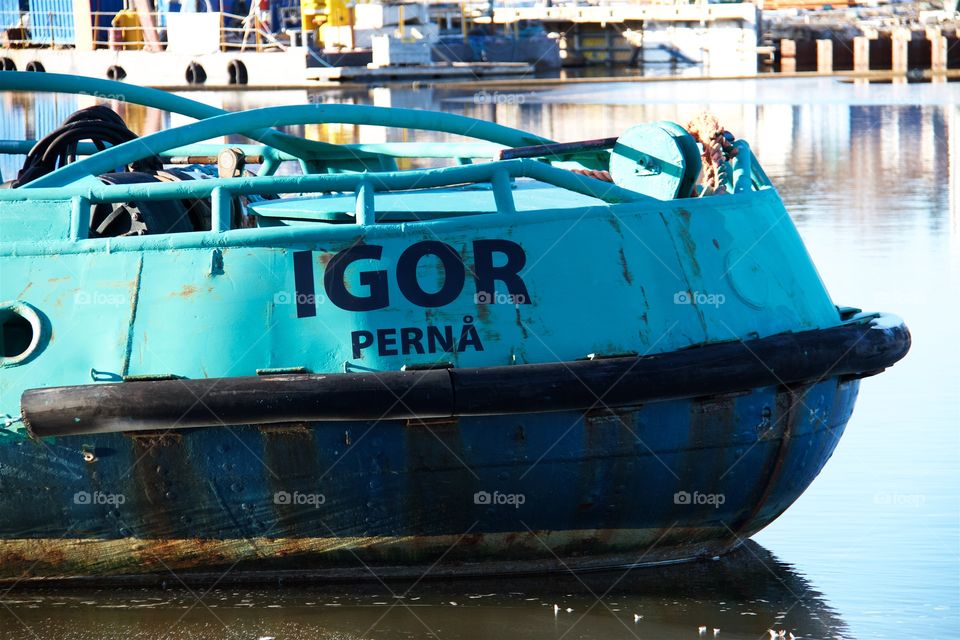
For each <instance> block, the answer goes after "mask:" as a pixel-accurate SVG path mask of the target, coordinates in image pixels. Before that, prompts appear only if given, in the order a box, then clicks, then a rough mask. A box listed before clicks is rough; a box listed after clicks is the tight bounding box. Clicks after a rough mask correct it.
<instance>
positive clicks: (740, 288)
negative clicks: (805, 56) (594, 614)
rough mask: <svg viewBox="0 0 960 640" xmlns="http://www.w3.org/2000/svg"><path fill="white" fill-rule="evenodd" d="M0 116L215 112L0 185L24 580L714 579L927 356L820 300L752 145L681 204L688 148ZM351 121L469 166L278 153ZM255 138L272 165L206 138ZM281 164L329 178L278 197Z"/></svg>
mask: <svg viewBox="0 0 960 640" xmlns="http://www.w3.org/2000/svg"><path fill="white" fill-rule="evenodd" d="M0 87H4V88H6V89H20V90H54V89H55V90H58V91H86V92H87V93H94V94H96V93H104V94H106V93H110V94H115V95H121V96H123V97H124V98H125V99H126V100H128V101H132V102H140V103H150V104H152V105H153V106H156V107H160V108H164V109H168V110H176V111H180V112H183V113H185V114H187V115H191V116H194V117H199V118H206V119H205V120H202V121H200V122H198V123H195V124H192V125H188V126H185V127H179V128H175V129H171V130H167V131H162V132H159V133H156V134H153V135H150V136H147V137H143V138H135V137H133V136H132V134H130V133H129V131H126V130H125V128H124V127H122V124H119V123H117V122H116V121H115V120H114V119H113V116H110V115H107V114H106V113H104V112H103V111H102V110H101V111H96V112H85V113H81V114H80V115H78V116H77V117H76V118H75V119H74V120H73V123H74V124H71V125H70V126H69V127H68V128H67V129H65V130H63V131H60V132H58V133H57V134H56V135H53V136H49V137H48V138H47V139H45V140H44V141H43V143H42V144H40V145H38V147H36V148H34V149H33V151H32V152H31V156H30V158H31V160H30V161H29V162H28V166H27V167H26V168H25V171H24V173H23V174H22V175H21V176H20V177H19V183H20V184H18V186H17V188H14V189H10V190H4V191H0V225H2V228H0V231H2V244H0V255H2V256H3V258H2V260H3V262H2V269H3V273H4V277H3V279H2V281H0V300H6V301H7V302H5V303H4V304H3V307H2V315H0V320H2V326H3V338H4V340H3V345H4V357H3V359H2V360H0V365H2V366H3V378H2V385H3V387H2V388H3V396H2V398H3V405H2V406H0V412H5V413H7V414H8V415H10V416H11V419H10V423H11V425H10V426H9V428H8V429H6V430H5V431H3V432H2V433H3V435H4V436H5V437H4V439H3V440H2V441H0V468H2V469H3V470H4V474H3V475H2V476H0V482H2V488H3V491H4V500H3V502H2V504H0V515H2V516H3V517H2V519H0V540H2V542H0V560H2V565H0V566H2V568H0V572H2V575H3V576H4V577H8V578H16V577H19V576H21V575H22V574H27V575H28V576H29V577H37V578H40V577H60V578H62V577H69V576H95V577H105V576H112V577H116V576H141V577H142V576H144V575H146V576H147V578H149V577H150V576H154V575H156V574H157V573H158V572H166V571H169V570H175V571H177V572H178V573H180V572H189V571H194V572H198V573H203V572H209V571H217V570H221V571H222V569H226V568H228V567H230V568H232V569H233V571H234V572H236V573H237V574H238V575H245V576H248V577H252V578H263V577H265V576H271V575H274V574H275V573H276V572H296V571H301V572H306V573H307V574H309V575H312V576H325V577H329V578H334V577H341V576H342V577H356V576H366V575H368V571H371V570H372V571H375V572H376V573H378V574H381V575H386V576H403V575H408V574H417V575H419V574H421V573H422V572H423V571H424V569H425V568H427V567H431V565H432V568H431V573H432V574H436V575H463V574H471V575H485V574H492V573H523V572H538V571H544V570H555V569H559V568H564V567H574V568H582V569H586V568H600V567H609V566H614V565H624V564H656V563H661V562H672V561H679V560H687V559H693V558H699V557H704V556H713V555H717V554H720V553H723V552H726V551H728V550H730V549H731V548H733V547H735V546H736V545H737V543H738V541H739V540H740V539H741V538H742V537H744V536H748V535H750V534H752V533H754V532H755V531H757V530H759V529H760V528H762V527H763V526H765V525H766V524H768V523H769V522H770V521H772V520H773V519H774V518H776V517H777V516H778V515H779V514H780V513H781V512H782V511H783V510H784V509H786V508H787V506H789V505H790V503H791V502H793V500H795V499H796V498H797V496H799V495H800V493H801V492H802V491H803V490H804V489H805V488H806V486H807V485H808V484H809V483H810V482H811V481H812V479H813V478H814V477H815V476H816V474H817V473H818V472H819V470H820V468H821V467H822V465H823V464H824V463H825V462H826V460H827V458H828V457H829V456H830V454H831V452H832V451H833V448H834V446H835V444H836V441H837V438H838V437H839V435H840V434H841V432H842V430H843V428H844V426H845V424H846V422H847V419H848V418H849V415H850V412H851V410H852V407H853V403H854V400H855V397H856V393H857V389H858V386H859V382H858V381H859V378H861V377H864V376H866V375H870V374H872V373H876V372H878V371H880V370H882V369H883V368H884V367H886V366H889V365H891V364H892V363H894V362H896V361H897V360H898V359H899V358H900V357H902V356H903V355H904V354H905V353H906V350H907V348H908V346H909V334H908V332H907V330H906V328H905V327H904V326H903V325H902V324H901V323H900V322H899V321H897V320H895V319H892V318H890V317H888V316H880V315H877V314H863V313H858V312H857V311H855V310H850V309H837V308H836V307H835V306H834V305H833V303H832V302H831V300H830V298H829V296H828V295H827V293H826V291H825V290H824V288H823V285H822V283H821V282H820V280H819V278H818V276H817V274H816V271H815V270H814V268H813V266H812V264H811V262H810V259H809V256H808V255H807V253H806V252H805V250H804V248H803V245H802V243H801V241H800V238H799V236H798V235H797V233H796V230H795V229H794V227H793V225H792V224H791V223H790V220H789V217H788V216H787V215H786V213H785V212H784V210H783V207H782V204H781V203H780V200H779V198H778V196H777V194H776V191H775V190H774V189H773V188H772V187H771V186H770V185H769V182H768V180H767V179H766V177H765V175H764V174H763V171H762V170H761V169H760V167H759V166H758V165H757V164H756V163H755V161H753V159H752V156H751V154H750V150H749V147H748V146H747V145H746V144H745V143H743V142H741V141H738V142H736V143H735V144H734V145H733V148H734V149H736V155H735V156H734V155H733V153H732V151H730V152H729V153H728V155H729V157H728V158H727V159H726V160H723V162H722V163H721V165H722V166H713V167H712V169H711V172H712V175H714V176H715V181H714V182H715V184H713V185H712V188H714V189H715V190H716V193H717V195H714V196H711V197H700V198H692V197H682V196H688V195H690V194H691V193H693V191H694V189H695V183H696V182H697V180H698V175H699V173H700V168H701V167H700V151H699V149H698V148H697V147H696V143H695V142H694V140H693V138H692V137H691V136H690V135H689V134H687V133H686V132H685V131H683V130H682V129H681V128H679V127H678V126H676V125H672V124H669V123H656V124H653V125H641V126H639V127H635V128H633V129H631V130H629V131H627V132H626V133H625V134H624V135H622V136H621V137H620V138H619V139H618V140H617V141H615V143H614V142H613V141H592V142H586V143H576V144H572V145H569V144H568V145H563V146H558V145H556V144H554V143H552V142H551V141H549V140H544V139H542V138H539V137H537V136H535V135H532V134H528V133H524V132H521V131H517V130H514V129H509V128H506V127H503V126H499V125H495V124H492V123H488V122H483V121H478V120H471V119H468V118H462V117H458V116H452V115H450V114H443V113H430V112H422V111H412V110H403V109H379V108H375V107H360V106H354V105H307V106H296V107H275V108H268V109H258V110H253V111H248V112H243V113H236V114H223V113H222V112H221V111H219V110H217V109H214V108H212V107H207V106H205V105H200V104H198V103H195V102H192V101H190V100H186V99H184V98H179V97H176V96H171V95H167V94H162V93H159V92H153V91H150V90H145V89H142V88H137V87H132V86H126V85H119V84H116V83H110V82H107V81H94V80H89V79H77V78H71V77H65V76H53V75H52V74H46V75H44V74H13V73H4V74H0ZM330 122H343V123H351V124H379V125H384V126H392V127H402V128H412V129H427V130H432V131H438V132H443V133H448V134H460V135H469V136H472V137H475V138H479V139H481V140H483V141H484V142H483V143H482V144H479V145H477V144H463V143H450V144H441V143H430V144H403V145H395V144H394V145H391V144H383V145H352V146H351V145H329V144H321V143H313V142H309V141H305V140H301V139H298V138H293V137H290V136H286V135H283V134H280V133H278V132H276V131H273V130H270V129H268V128H266V127H270V126H277V125H288V124H297V123H330ZM98 123H99V124H98ZM97 127H101V129H97ZM235 132H247V133H248V135H250V136H252V137H254V138H256V139H257V140H259V141H260V142H261V144H260V145H248V146H240V147H236V149H237V150H236V151H233V150H232V149H233V147H229V148H224V147H223V146H222V145H210V144H203V143H202V141H204V140H208V139H211V138H214V137H216V136H221V135H226V134H229V133H235ZM90 137H93V138H95V139H97V140H98V141H99V142H100V144H101V146H108V145H112V146H110V148H109V149H106V150H103V151H99V152H97V151H96V149H95V148H94V146H93V145H87V146H83V145H79V142H80V141H82V140H84V139H86V138H90ZM711 140H712V138H711ZM711 144H712V143H711ZM717 144H719V142H718V143H717ZM24 146H25V145H23V144H21V145H20V146H17V145H7V148H8V149H12V150H16V149H22V148H23V147H24ZM26 146H29V144H27V145H26ZM505 147H508V148H505ZM611 147H612V149H611ZM498 153H500V154H501V156H502V157H509V156H513V158H514V159H506V160H500V161H497V162H487V163H479V164H464V166H455V167H444V168H439V169H429V170H415V171H397V170H396V158H397V157H412V158H415V159H425V158H432V159H437V158H441V159H442V158H448V159H460V162H461V163H466V162H467V161H469V160H472V159H479V158H489V157H491V156H494V155H496V154H498ZM725 153H727V152H725ZM84 154H91V155H89V157H86V158H83V159H80V160H78V161H76V162H71V160H72V159H73V158H74V157H75V156H77V155H81V156H82V155H84ZM158 156H159V158H162V159H164V160H165V163H161V162H160V160H158V159H157V157H158ZM178 158H179V159H185V161H189V162H194V163H200V164H202V163H203V162H208V163H210V162H215V163H216V166H215V167H214V168H213V171H214V172H217V173H218V174H219V175H221V176H224V177H219V178H212V179H197V178H198V175H199V174H202V173H203V172H204V171H207V172H208V173H209V172H210V168H209V167H207V168H206V169H205V168H204V167H203V166H194V167H192V168H190V169H189V170H186V169H184V168H176V167H172V166H171V163H172V162H174V160H175V159H178ZM287 160H292V161H297V160H299V161H300V163H299V164H300V165H301V167H302V168H303V169H305V170H306V171H307V172H308V175H303V176H279V175H272V174H273V173H274V172H275V171H276V170H277V169H278V166H279V164H280V163H281V162H284V161H287ZM247 161H249V162H253V163H257V164H259V165H260V173H261V175H260V176H259V177H238V174H240V173H241V166H242V164H243V163H244V162H247ZM553 165H555V166H553ZM571 166H573V167H579V168H580V169H591V170H594V171H601V172H603V171H609V174H610V176H611V177H612V179H613V180H614V181H615V182H616V183H617V184H611V183H609V182H604V181H601V180H597V179H594V178H591V177H587V176H584V175H580V174H577V173H574V172H572V171H569V170H567V169H568V168H570V167H571ZM117 167H121V168H122V167H132V168H133V170H132V171H119V172H118V171H116V169H117ZM595 175H601V176H602V175H604V174H603V173H601V174H595ZM104 183H107V184H106V185H105V184H104ZM723 190H727V191H728V192H729V193H725V194H722V195H720V192H722V191H723ZM287 193H297V194H303V195H302V197H296V198H282V199H277V198H276V197H275V196H277V195H278V194H287ZM574 231H575V232H574ZM16 416H22V420H23V421H22V423H21V422H18V418H16ZM31 436H32V439H31ZM368 567H370V569H368Z"/></svg>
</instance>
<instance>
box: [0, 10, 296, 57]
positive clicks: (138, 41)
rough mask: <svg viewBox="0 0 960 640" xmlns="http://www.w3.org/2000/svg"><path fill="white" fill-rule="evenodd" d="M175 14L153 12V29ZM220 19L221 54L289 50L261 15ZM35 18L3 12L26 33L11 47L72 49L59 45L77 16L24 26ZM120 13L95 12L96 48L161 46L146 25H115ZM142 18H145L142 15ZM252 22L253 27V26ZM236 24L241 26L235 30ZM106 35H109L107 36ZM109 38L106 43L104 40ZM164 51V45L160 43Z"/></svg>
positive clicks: (52, 16) (53, 16)
mask: <svg viewBox="0 0 960 640" xmlns="http://www.w3.org/2000/svg"><path fill="white" fill-rule="evenodd" d="M170 13H171V12H162V11H152V12H149V14H148V15H149V16H150V18H151V20H152V22H153V28H154V29H156V30H157V31H163V30H165V29H166V28H167V27H166V25H165V24H164V23H165V17H166V16H167V15H170ZM216 13H219V15H220V20H219V24H220V27H219V30H220V35H219V48H220V50H221V51H226V50H229V49H239V50H240V51H245V50H246V49H247V48H248V46H249V47H250V48H251V49H255V50H256V51H262V50H263V49H264V47H265V46H266V45H265V44H264V42H265V41H266V42H267V43H269V45H270V46H273V47H277V48H279V49H281V50H286V48H287V47H285V46H284V45H283V44H282V43H281V42H279V41H278V40H277V38H276V37H275V36H274V35H273V34H271V33H270V32H269V31H267V30H266V29H265V28H264V26H263V23H262V22H261V21H260V16H259V15H257V14H251V15H247V16H242V15H238V14H233V13H228V12H225V11H221V12H216ZM27 15H31V14H30V12H28V11H23V12H21V11H0V23H2V24H11V25H21V27H22V28H23V30H24V31H23V32H24V37H21V38H17V37H11V36H13V35H14V34H13V33H8V41H9V43H10V44H11V45H14V46H18V45H31V46H36V45H38V44H39V45H43V46H49V47H57V46H60V45H72V44H74V42H73V41H70V40H67V41H63V42H58V41H57V34H58V33H60V32H62V31H64V30H75V29H76V22H75V18H74V14H73V12H67V11H46V12H42V13H41V14H37V15H40V16H41V17H42V18H43V20H42V22H41V23H40V24H36V25H34V24H29V21H27V23H26V24H25V23H24V16H27ZM116 15H117V12H115V11H91V12H90V18H91V22H92V25H91V27H90V32H91V33H90V35H91V42H92V43H93V46H94V48H96V49H111V48H113V49H144V48H146V47H148V46H151V45H157V44H158V43H156V42H152V41H149V40H147V39H146V38H145V37H144V35H143V34H144V29H145V27H144V25H142V24H140V25H130V26H119V25H114V24H113V18H115V17H116ZM138 15H141V16H142V15H143V14H142V13H140V12H138ZM103 18H107V19H108V21H107V22H108V23H109V24H103ZM251 22H252V25H251V24H250V23H251ZM234 24H236V25H237V26H233V25H234ZM31 29H34V30H42V31H43V32H47V33H49V35H50V37H49V38H42V39H38V38H37V37H36V35H35V34H34V35H30V34H29V32H30V30H31ZM110 33H113V34H119V35H120V36H123V37H119V38H113V39H111V37H110V35H109V34H110ZM103 34H108V35H106V36H104V35H103ZM125 34H138V37H134V38H130V39H128V38H127V37H126V36H125ZM248 36H253V40H254V41H253V43H252V44H251V45H248V44H247V42H246V37H248ZM104 38H105V39H104ZM159 46H160V47H161V49H162V48H163V44H162V43H159Z"/></svg>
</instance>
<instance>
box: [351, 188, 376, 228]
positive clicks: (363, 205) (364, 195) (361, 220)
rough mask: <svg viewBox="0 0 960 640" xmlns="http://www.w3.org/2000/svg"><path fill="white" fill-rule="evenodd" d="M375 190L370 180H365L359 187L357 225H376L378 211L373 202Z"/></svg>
mask: <svg viewBox="0 0 960 640" xmlns="http://www.w3.org/2000/svg"><path fill="white" fill-rule="evenodd" d="M373 194H374V188H373V184H372V183H371V182H370V180H369V179H367V178H363V179H361V180H360V183H359V184H358V185H357V206H356V210H355V211H356V215H357V224H360V225H364V224H374V223H375V222H376V221H377V220H376V209H375V207H374V201H373Z"/></svg>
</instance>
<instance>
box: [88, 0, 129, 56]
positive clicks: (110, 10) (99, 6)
mask: <svg viewBox="0 0 960 640" xmlns="http://www.w3.org/2000/svg"><path fill="white" fill-rule="evenodd" d="M122 9H123V0H90V12H91V14H92V19H93V24H94V26H95V29H94V33H93V41H94V42H95V43H98V44H97V46H98V48H106V46H107V41H108V39H109V37H110V33H109V31H108V29H109V28H110V25H111V23H112V22H113V18H114V16H116V15H117V12H118V11H120V10H122Z"/></svg>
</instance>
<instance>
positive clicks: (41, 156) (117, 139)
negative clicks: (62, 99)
mask: <svg viewBox="0 0 960 640" xmlns="http://www.w3.org/2000/svg"><path fill="white" fill-rule="evenodd" d="M136 137H137V134H135V133H134V132H132V131H130V129H129V128H128V127H127V125H126V123H125V122H124V121H123V118H121V117H120V116H119V115H118V114H117V113H115V112H114V111H113V110H111V109H110V108H108V107H105V106H103V105H96V106H93V107H87V108H86V109H81V110H80V111H77V112H75V113H73V114H71V115H70V117H68V118H67V119H66V120H64V122H63V124H62V125H60V127H59V128H57V129H56V130H54V131H52V132H51V133H49V134H48V135H46V136H44V138H43V139H41V140H39V141H38V142H37V143H36V144H35V145H34V146H33V148H32V149H31V150H30V152H29V153H28V154H27V159H26V160H25V161H24V163H23V167H22V168H21V169H20V172H19V173H18V174H17V179H16V180H14V181H13V182H12V183H11V187H12V188H16V187H20V186H22V185H25V184H27V183H28V182H32V181H33V180H36V179H37V178H39V177H41V176H45V175H47V174H48V173H51V172H53V171H55V170H56V169H58V168H59V167H63V166H65V165H67V164H70V163H71V162H74V161H75V160H76V158H77V145H78V143H79V142H81V141H83V140H90V141H91V142H93V144H94V146H96V148H97V149H98V150H100V151H102V150H104V149H106V147H107V145H108V144H109V145H111V146H116V145H118V144H123V143H124V142H129V141H130V140H134V139H135V138H136ZM162 167H163V164H162V163H161V161H160V159H159V158H157V157H152V158H145V159H143V160H139V161H137V162H135V163H133V165H132V168H133V170H134V171H156V170H159V169H161V168H162Z"/></svg>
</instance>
